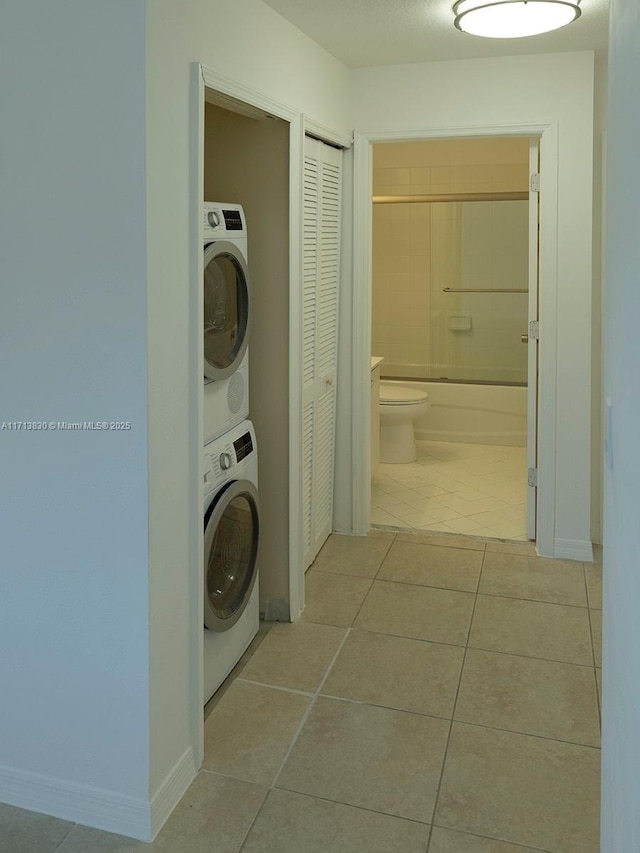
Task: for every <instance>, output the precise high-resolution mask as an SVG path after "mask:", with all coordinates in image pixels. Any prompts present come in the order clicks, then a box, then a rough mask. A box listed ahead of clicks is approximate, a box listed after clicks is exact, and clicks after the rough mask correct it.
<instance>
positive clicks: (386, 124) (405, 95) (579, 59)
mask: <svg viewBox="0 0 640 853" xmlns="http://www.w3.org/2000/svg"><path fill="white" fill-rule="evenodd" d="M593 62H594V58H593V54H592V53H587V52H585V53H574V54H550V55H545V56H521V57H509V58H502V59H485V60H470V61H466V62H438V63H429V64H408V65H398V66H389V67H376V68H363V69H356V70H355V71H354V72H353V78H352V80H353V85H352V101H353V111H354V116H355V119H354V124H355V127H356V130H357V131H359V132H361V133H363V134H374V133H383V132H400V131H407V132H411V131H415V130H424V131H425V132H428V131H430V130H432V131H435V130H440V129H447V128H463V127H465V126H469V127H474V126H475V127H478V126H482V127H489V126H497V125H517V124H522V125H530V124H532V123H538V122H540V123H544V122H557V124H558V128H559V167H558V254H557V275H558V291H557V300H556V305H555V306H554V307H555V316H556V321H557V336H556V338H557V339H556V346H557V362H556V363H557V372H556V382H557V388H556V390H557V394H556V405H557V424H558V428H557V435H556V457H557V477H556V485H555V503H556V515H555V531H554V543H555V545H554V547H556V548H558V547H562V545H563V543H579V545H583V546H584V548H586V549H588V547H589V544H588V543H589V542H590V499H589V495H590V454H591V437H590V418H591V376H590V362H591V311H592V306H591V286H592V282H591V266H592V258H591V228H592V225H591V198H592V138H593ZM542 156H543V162H544V150H543V153H542ZM543 180H544V178H543ZM543 188H544V185H543ZM541 334H544V330H543V331H542V332H541ZM543 405H544V401H543ZM345 526H346V525H342V527H343V529H344V528H345Z"/></svg>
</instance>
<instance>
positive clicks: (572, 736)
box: [0, 532, 601, 853]
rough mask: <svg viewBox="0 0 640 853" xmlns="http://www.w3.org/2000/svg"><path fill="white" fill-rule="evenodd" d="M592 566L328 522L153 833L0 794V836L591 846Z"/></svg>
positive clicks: (24, 845)
mask: <svg viewBox="0 0 640 853" xmlns="http://www.w3.org/2000/svg"><path fill="white" fill-rule="evenodd" d="M600 577H601V566H600V565H599V564H582V563H574V562H568V561H561V560H546V559H543V558H539V557H536V556H534V555H533V549H532V546H530V545H528V544H525V543H517V544H507V543H501V542H483V541H480V540H474V539H465V538H463V537H451V536H444V535H440V536H426V535H421V534H397V535H396V534H393V533H388V532H381V533H373V534H371V535H370V536H369V537H366V538H353V537H345V536H338V535H333V536H331V537H330V538H329V540H328V541H327V543H326V544H325V546H324V548H323V549H322V551H321V552H320V554H319V556H318V558H317V559H316V561H315V563H314V564H313V566H312V568H311V569H310V571H309V572H308V574H307V594H308V605H307V609H306V611H305V617H304V620H303V621H301V622H299V623H297V624H275V625H273V626H272V627H271V628H270V629H269V626H265V630H264V631H262V632H261V634H260V635H259V637H258V638H256V642H255V643H254V645H253V646H252V648H251V649H250V651H249V653H248V654H247V655H246V656H245V659H244V660H243V661H242V662H241V664H240V665H239V667H238V668H237V669H236V671H235V672H234V674H233V676H232V678H231V679H229V680H228V681H227V683H226V684H225V688H224V689H223V690H222V691H220V693H219V695H218V696H217V697H216V698H215V699H214V702H213V705H214V707H213V709H212V710H211V713H210V714H209V716H208V718H207V720H206V723H205V762H204V769H203V771H202V772H201V773H200V775H199V776H198V778H197V779H196V780H195V781H194V783H193V784H192V786H191V787H190V789H189V791H188V792H187V794H186V795H185V797H184V798H183V800H182V802H181V803H180V805H179V806H178V808H177V809H176V811H175V812H174V814H173V815H172V817H171V818H170V820H169V822H168V823H167V825H166V826H165V828H164V829H163V830H162V832H161V833H160V835H159V836H158V838H157V839H156V841H155V842H154V843H153V844H152V845H146V844H143V843H140V842H134V841H130V840H128V839H125V838H122V837H120V836H116V835H110V834H109V833H105V832H100V831H97V830H93V829H87V828H85V827H81V826H74V825H73V824H69V823H66V822H64V821H60V820H56V819H54V818H50V817H46V816H44V815H38V814H32V813H29V812H25V811H21V810H19V809H14V808H12V807H10V806H0V849H2V850H7V851H9V850H10V851H11V853H54V851H55V853H132V851H140V853H142V851H150V853H213V851H215V853H241V851H242V853H388V851H389V850H393V851H396V853H426V851H428V853H527V851H551V853H596V851H597V850H598V849H599V846H598V840H597V839H598V828H597V827H598V802H599V796H598V784H599V782H598V764H599V694H598V691H597V686H598V685H599V684H600V673H601V670H600V668H599V667H600V665H601V659H600V639H599V638H600V608H601V592H600V589H601V587H600Z"/></svg>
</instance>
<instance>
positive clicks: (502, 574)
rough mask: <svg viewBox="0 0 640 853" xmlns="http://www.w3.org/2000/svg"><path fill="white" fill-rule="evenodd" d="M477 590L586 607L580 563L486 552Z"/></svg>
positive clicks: (489, 593)
mask: <svg viewBox="0 0 640 853" xmlns="http://www.w3.org/2000/svg"><path fill="white" fill-rule="evenodd" d="M479 591H480V592H482V593H485V594H486V595H504V596H508V597H510V598H529V599H535V600H537V601H550V602H552V603H554V604H574V605H577V606H582V607H586V606H587V598H586V594H585V586H584V572H583V567H582V563H576V562H572V561H571V560H549V559H547V558H546V557H524V556H521V555H517V554H497V553H495V552H493V551H488V552H487V553H486V554H485V558H484V563H483V566H482V577H481V579H480V589H479Z"/></svg>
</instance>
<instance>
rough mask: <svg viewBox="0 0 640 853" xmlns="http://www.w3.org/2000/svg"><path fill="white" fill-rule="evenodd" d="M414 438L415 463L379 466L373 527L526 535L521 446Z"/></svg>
mask: <svg viewBox="0 0 640 853" xmlns="http://www.w3.org/2000/svg"><path fill="white" fill-rule="evenodd" d="M416 443H417V445H418V459H417V461H416V462H412V463H410V464H408V465H389V464H386V465H385V464H381V465H380V467H379V470H378V473H377V476H376V477H375V479H374V481H373V484H372V496H371V503H372V507H371V508H372V516H371V523H372V524H373V525H374V526H376V527H394V528H403V529H414V530H432V531H439V532H444V533H465V534H468V535H470V536H485V537H498V538H500V539H511V540H514V539H515V540H526V538H527V503H526V501H527V449H526V447H496V446H492V445H486V444H452V443H451V442H445V441H418V442H416Z"/></svg>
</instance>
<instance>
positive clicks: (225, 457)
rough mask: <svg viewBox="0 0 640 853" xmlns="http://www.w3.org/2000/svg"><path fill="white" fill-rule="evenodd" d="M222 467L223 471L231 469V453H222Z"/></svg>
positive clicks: (220, 460)
mask: <svg viewBox="0 0 640 853" xmlns="http://www.w3.org/2000/svg"><path fill="white" fill-rule="evenodd" d="M218 461H219V462H220V467H221V468H222V470H223V471H228V470H229V468H231V454H230V453H221V454H220V459H219V460H218Z"/></svg>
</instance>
